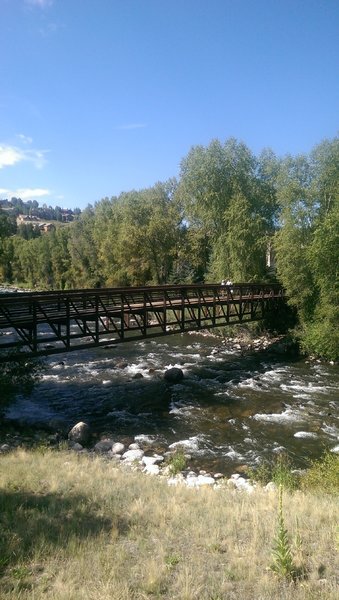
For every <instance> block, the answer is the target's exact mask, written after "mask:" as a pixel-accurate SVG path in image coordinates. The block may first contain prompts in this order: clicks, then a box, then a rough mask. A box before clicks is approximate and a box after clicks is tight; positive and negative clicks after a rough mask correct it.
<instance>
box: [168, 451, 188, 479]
mask: <svg viewBox="0 0 339 600" xmlns="http://www.w3.org/2000/svg"><path fill="white" fill-rule="evenodd" d="M167 464H168V467H169V471H170V473H171V475H177V474H178V473H181V471H183V470H184V469H185V468H186V465H187V459H186V456H185V453H184V451H183V450H180V449H177V450H176V451H175V452H174V454H172V456H170V457H169V459H168V461H167Z"/></svg>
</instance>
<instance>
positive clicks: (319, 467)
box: [301, 452, 339, 495]
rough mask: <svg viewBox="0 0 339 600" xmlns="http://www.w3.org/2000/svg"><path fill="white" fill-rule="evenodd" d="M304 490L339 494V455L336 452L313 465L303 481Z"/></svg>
mask: <svg viewBox="0 0 339 600" xmlns="http://www.w3.org/2000/svg"><path fill="white" fill-rule="evenodd" d="M301 486H302V488H303V489H304V490H313V491H322V492H325V493H327V494H336V495H338V494H339V455H338V454H335V453H334V452H325V454H324V455H323V456H322V457H321V458H320V459H319V460H316V461H314V462H313V463H312V464H311V467H310V468H309V469H308V470H307V472H306V474H305V475H304V476H303V477H302V479H301Z"/></svg>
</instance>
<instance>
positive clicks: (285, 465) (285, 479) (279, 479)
mask: <svg viewBox="0 0 339 600" xmlns="http://www.w3.org/2000/svg"><path fill="white" fill-rule="evenodd" d="M249 475H250V477H251V478H252V479H254V480H255V481H258V482H259V483H261V485H266V484H267V483H269V482H270V481H273V483H275V485H276V486H277V487H278V486H282V487H283V488H285V489H288V490H294V489H296V488H297V487H298V486H299V479H298V476H297V475H296V474H295V473H293V471H292V464H291V461H290V458H289V456H288V455H287V454H286V453H281V454H278V456H277V457H276V458H275V461H274V462H273V463H268V462H267V463H262V464H261V465H259V467H258V468H257V469H255V470H251V471H250V473H249Z"/></svg>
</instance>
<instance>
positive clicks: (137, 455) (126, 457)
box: [122, 449, 144, 463]
mask: <svg viewBox="0 0 339 600" xmlns="http://www.w3.org/2000/svg"><path fill="white" fill-rule="evenodd" d="M143 456H144V452H143V450H140V449H139V450H127V452H124V454H123V455H122V459H123V461H125V462H126V463H132V462H134V461H135V460H137V461H139V460H141V459H142V457H143Z"/></svg>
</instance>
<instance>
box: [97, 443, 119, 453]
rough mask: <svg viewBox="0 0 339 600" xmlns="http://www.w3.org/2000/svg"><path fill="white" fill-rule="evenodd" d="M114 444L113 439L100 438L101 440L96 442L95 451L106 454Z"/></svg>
mask: <svg viewBox="0 0 339 600" xmlns="http://www.w3.org/2000/svg"><path fill="white" fill-rule="evenodd" d="M113 444H114V441H113V440H100V442H98V443H97V444H95V446H94V452H97V453H98V454H105V453H106V452H109V450H112V447H113Z"/></svg>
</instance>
